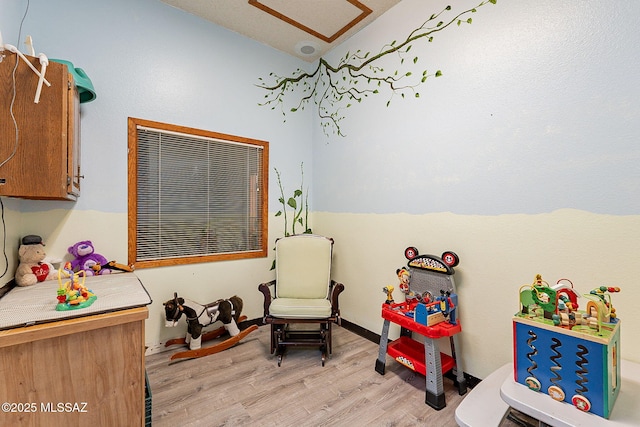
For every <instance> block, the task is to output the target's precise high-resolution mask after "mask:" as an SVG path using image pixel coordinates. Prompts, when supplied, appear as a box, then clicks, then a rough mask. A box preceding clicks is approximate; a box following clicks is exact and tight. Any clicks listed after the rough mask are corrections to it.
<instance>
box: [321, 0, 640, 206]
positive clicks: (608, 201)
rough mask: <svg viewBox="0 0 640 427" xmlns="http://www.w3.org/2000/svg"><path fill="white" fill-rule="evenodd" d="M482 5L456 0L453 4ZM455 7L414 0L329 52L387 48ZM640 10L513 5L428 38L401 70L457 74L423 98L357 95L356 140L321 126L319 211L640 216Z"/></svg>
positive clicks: (432, 84) (547, 2)
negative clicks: (638, 19)
mask: <svg viewBox="0 0 640 427" xmlns="http://www.w3.org/2000/svg"><path fill="white" fill-rule="evenodd" d="M478 3H479V2H478V1H477V0H464V1H456V2H453V3H452V7H453V10H452V11H451V13H454V12H461V11H463V10H465V9H467V8H470V7H472V6H475V5H477V4H478ZM447 4H449V3H447V2H445V1H440V0H439V1H429V2H425V1H420V0H404V1H402V2H400V3H399V4H398V5H397V6H396V7H394V8H393V9H392V10H391V11H389V12H388V13H387V14H385V15H384V16H382V17H381V18H380V19H378V20H377V21H375V22H374V23H373V24H371V25H369V26H368V27H367V28H365V29H364V30H363V31H361V32H360V33H359V34H357V35H356V36H355V37H353V38H352V39H350V40H349V41H348V42H346V43H344V44H343V45H342V46H339V47H338V48H336V49H334V51H333V52H332V53H331V55H329V56H328V57H329V58H330V59H331V60H332V61H334V62H337V60H338V59H340V58H341V57H342V56H344V55H345V52H347V51H350V52H354V51H356V50H358V49H361V50H362V51H363V52H366V51H371V52H372V53H377V52H378V51H379V50H380V48H381V47H382V46H383V45H384V44H385V43H390V42H391V41H392V40H398V42H400V41H401V40H403V39H404V37H406V35H408V33H409V31H410V30H412V29H413V28H417V27H418V26H419V25H420V24H422V23H423V22H424V21H425V20H426V19H428V17H429V16H430V15H431V14H432V13H435V12H439V11H440V10H442V8H444V7H445V6H446V5H447ZM638 14H640V3H638V2H636V1H631V0H618V1H613V2H602V1H580V2H575V1H552V0H541V1H535V2H519V1H505V0H499V1H498V3H497V5H495V6H494V5H491V4H488V5H485V6H483V7H481V8H478V11H477V13H475V14H473V15H471V17H472V18H473V24H472V25H461V26H460V27H458V26H456V25H453V26H452V27H451V28H448V29H447V30H445V31H443V32H441V33H438V34H436V35H435V36H434V41H433V42H432V43H427V42H425V41H424V39H423V41H422V42H420V41H418V42H415V43H414V45H413V48H412V50H411V53H410V55H408V59H407V61H406V62H405V64H404V65H403V66H402V67H403V68H401V70H402V71H404V70H411V68H409V66H410V65H409V64H410V62H411V59H412V58H413V57H414V56H417V57H419V63H418V67H417V68H416V69H417V70H418V72H420V75H421V70H422V69H424V68H425V67H426V68H427V69H428V70H429V71H430V72H434V71H435V70H438V69H440V70H442V73H443V76H442V77H439V78H437V79H436V78H432V79H428V80H427V82H426V84H425V85H423V86H422V87H420V88H419V92H420V98H414V97H413V96H412V94H411V93H408V96H407V98H406V99H405V100H400V98H399V97H398V96H396V97H394V98H393V99H392V102H391V104H390V106H389V107H386V106H385V104H386V102H387V100H388V99H389V96H388V94H389V93H388V92H386V93H385V92H384V91H383V90H381V91H380V94H378V95H376V96H373V97H369V98H368V99H366V100H365V101H363V102H362V103H360V104H356V103H354V104H355V105H354V106H352V107H351V108H350V109H349V110H348V113H347V115H346V117H345V119H344V120H343V122H342V130H343V132H344V133H345V134H346V135H347V136H346V137H345V138H339V137H332V138H326V137H325V136H324V135H323V134H322V131H321V130H320V129H316V131H315V141H316V147H315V150H314V165H315V173H316V175H315V176H314V182H317V183H322V185H321V186H318V188H316V189H315V194H314V197H315V198H314V209H315V210H319V211H328V212H357V213H365V212H376V213H393V212H406V213H418V214H419V213H427V212H454V213H458V214H467V215H469V214H471V215H473V214H479V215H498V214H505V213H527V214H532V213H541V212H551V211H553V210H556V209H562V208H573V209H583V210H586V211H590V212H595V213H602V214H613V215H630V214H638V213H640V198H639V197H638V196H637V195H638V192H639V191H640V167H638V161H640V145H638V137H637V135H639V134H640V79H638V78H637V76H638V74H639V72H640V61H638V58H640V44H638V43H636V42H635V40H636V38H637V37H636V34H637V25H636V22H635V19H634V17H635V16H638ZM445 16H446V15H443V16H442V17H443V20H444V17H445ZM393 67H398V65H397V63H392V62H391V61H387V62H385V68H386V69H387V70H394V69H395V68H393ZM420 67H422V68H420ZM401 74H402V73H401ZM414 74H415V73H414ZM326 141H329V144H327V143H326Z"/></svg>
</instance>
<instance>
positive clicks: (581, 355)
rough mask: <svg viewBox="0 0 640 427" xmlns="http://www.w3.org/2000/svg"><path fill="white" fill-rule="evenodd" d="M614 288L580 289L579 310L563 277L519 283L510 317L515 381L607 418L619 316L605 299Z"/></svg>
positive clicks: (614, 390) (616, 372)
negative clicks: (581, 303) (516, 304)
mask: <svg viewBox="0 0 640 427" xmlns="http://www.w3.org/2000/svg"><path fill="white" fill-rule="evenodd" d="M567 283H568V284H567ZM617 292H620V288H618V287H606V286H600V287H597V288H595V289H593V290H592V291H591V292H590V293H589V294H585V295H582V296H583V297H585V298H587V299H588V300H589V301H588V302H587V304H586V310H585V311H581V310H578V307H579V305H578V298H579V295H578V294H577V293H576V292H575V291H574V290H573V283H572V282H571V281H570V280H568V279H560V280H558V282H557V283H556V284H555V285H553V286H550V285H549V284H548V283H547V282H545V281H544V280H542V277H541V276H540V275H536V277H535V279H534V281H533V283H531V284H529V285H523V286H521V287H520V292H519V293H520V311H519V312H518V313H516V314H515V316H514V318H513V343H514V344H513V345H514V378H515V380H516V382H518V383H521V384H524V385H526V386H527V387H529V388H530V389H531V390H534V391H541V392H544V393H547V394H549V396H551V397H552V398H553V399H555V400H558V401H564V402H566V403H569V404H573V405H574V406H576V407H577V408H578V409H580V410H582V411H585V412H592V413H594V414H596V415H598V416H601V417H604V418H609V415H610V414H611V410H612V408H613V405H614V403H615V400H616V398H617V396H618V392H619V391H620V354H619V347H620V321H619V319H618V318H617V315H616V311H615V308H614V307H613V305H612V303H611V294H612V293H617Z"/></svg>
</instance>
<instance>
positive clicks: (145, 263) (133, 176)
mask: <svg viewBox="0 0 640 427" xmlns="http://www.w3.org/2000/svg"><path fill="white" fill-rule="evenodd" d="M139 127H142V128H153V129H157V130H158V131H160V132H163V131H164V132H175V133H180V134H184V135H185V137H189V136H193V137H194V138H197V137H203V138H211V139H214V140H218V141H222V142H225V141H228V142H229V143H236V144H237V143H240V144H245V145H255V146H256V147H261V149H262V170H261V176H260V180H261V183H260V186H259V190H260V192H261V194H260V203H261V206H260V210H259V212H260V215H261V235H260V244H259V246H260V248H259V250H248V251H239V252H225V253H217V254H206V255H192V254H191V255H187V254H185V256H180V257H169V258H160V259H153V260H149V259H145V260H138V247H137V245H138V130H139ZM128 149H129V150H128V241H129V246H128V263H129V265H133V266H135V268H136V269H138V268H152V267H163V266H171V265H184V264H195V263H204V262H212V261H227V260H237V259H249V258H265V257H266V256H267V252H268V251H267V244H268V243H267V242H268V235H267V233H268V209H269V206H268V189H269V143H268V142H266V141H261V140H256V139H251V138H245V137H240V136H235V135H228V134H223V133H218V132H211V131H206V130H201V129H194V128H189V127H184V126H178V125H172V124H166V123H160V122H155V121H150V120H144V119H138V118H132V117H129V118H128Z"/></svg>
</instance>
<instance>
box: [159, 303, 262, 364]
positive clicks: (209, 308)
mask: <svg viewBox="0 0 640 427" xmlns="http://www.w3.org/2000/svg"><path fill="white" fill-rule="evenodd" d="M163 305H164V311H165V326H167V327H174V326H176V325H177V323H178V320H179V319H180V317H182V315H183V314H184V315H185V317H186V319H187V335H186V337H185V338H175V339H171V340H169V341H167V342H166V343H165V347H168V346H170V345H174V344H186V345H188V346H189V350H187V351H182V352H178V353H175V354H173V355H172V356H171V360H174V359H178V358H196V357H202V356H208V355H210V354H214V353H218V352H220V351H222V350H226V349H228V348H229V347H231V346H233V345H235V344H237V343H238V342H239V341H240V340H242V339H243V338H244V337H246V336H247V335H248V334H249V333H251V332H253V331H255V330H256V329H258V326H257V325H251V326H249V327H248V328H246V329H244V330H240V329H239V327H238V323H239V322H242V321H244V320H246V316H241V314H240V313H241V312H242V306H243V302H242V299H241V298H240V297H238V296H232V297H231V298H229V299H220V300H217V301H214V302H212V303H209V304H206V305H202V304H198V303H197V302H193V301H185V299H184V298H180V297H178V293H177V292H176V293H174V294H173V299H170V300H168V301H166V302H165V303H164V304H163ZM217 321H220V322H222V325H223V326H222V327H221V328H218V329H216V330H213V331H210V332H208V333H205V334H202V329H203V328H204V327H206V326H209V325H211V324H213V323H215V322H217ZM225 330H226V331H227V332H228V333H229V335H231V337H230V338H228V339H226V340H225V341H223V342H221V343H219V344H216V345H214V346H211V347H206V348H201V343H202V341H208V340H211V339H214V338H218V337H219V336H221V335H222V334H224V332H225Z"/></svg>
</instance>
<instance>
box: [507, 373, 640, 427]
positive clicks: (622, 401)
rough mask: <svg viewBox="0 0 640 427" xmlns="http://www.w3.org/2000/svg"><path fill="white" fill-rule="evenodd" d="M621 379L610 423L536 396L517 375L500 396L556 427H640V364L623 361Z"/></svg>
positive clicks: (510, 379)
mask: <svg viewBox="0 0 640 427" xmlns="http://www.w3.org/2000/svg"><path fill="white" fill-rule="evenodd" d="M509 366H512V365H511V364H509ZM620 376H621V383H622V384H621V386H620V393H619V394H618V398H617V399H616V402H615V404H614V406H613V410H612V411H611V417H609V419H608V420H607V419H605V418H602V417H599V416H597V415H594V414H590V413H588V412H582V411H580V410H579V409H577V408H576V407H574V406H573V405H569V404H568V403H563V402H558V401H556V400H553V399H552V398H551V397H549V396H548V395H547V394H544V393H536V392H533V391H531V390H529V388H528V387H527V386H525V385H523V384H519V383H517V382H515V381H514V380H513V373H511V375H509V376H507V378H506V379H505V380H504V381H503V383H502V386H501V387H500V396H502V399H503V400H504V401H505V402H506V403H507V404H508V405H509V406H511V407H512V408H514V409H517V410H518V411H520V412H523V413H525V414H527V415H529V416H531V417H533V418H535V419H537V420H540V422H542V423H545V424H548V425H550V426H554V427H622V426H629V427H638V426H640V364H638V363H633V362H629V361H626V360H621V361H620Z"/></svg>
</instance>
